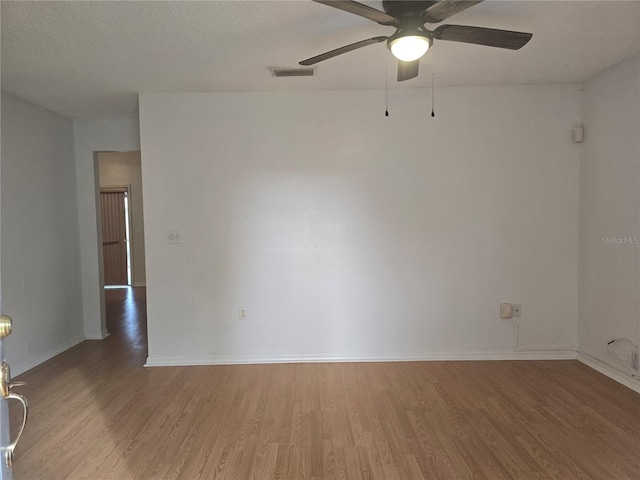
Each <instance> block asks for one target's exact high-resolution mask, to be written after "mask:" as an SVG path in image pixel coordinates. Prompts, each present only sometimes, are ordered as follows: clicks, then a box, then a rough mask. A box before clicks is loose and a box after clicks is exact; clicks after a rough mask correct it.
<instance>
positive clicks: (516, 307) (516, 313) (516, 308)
mask: <svg viewBox="0 0 640 480" xmlns="http://www.w3.org/2000/svg"><path fill="white" fill-rule="evenodd" d="M521 314H522V305H514V306H513V316H514V317H519V316H520V315H521Z"/></svg>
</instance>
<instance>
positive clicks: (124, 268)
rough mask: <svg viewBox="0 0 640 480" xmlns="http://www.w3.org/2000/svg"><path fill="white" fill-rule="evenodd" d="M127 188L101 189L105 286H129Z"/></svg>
mask: <svg viewBox="0 0 640 480" xmlns="http://www.w3.org/2000/svg"><path fill="white" fill-rule="evenodd" d="M127 197H128V189H127V188H126V187H109V188H101V189H100V208H101V214H102V254H103V261H104V284H105V285H129V275H128V266H129V265H128V258H127V243H128V241H129V239H128V235H127V212H126V202H127V199H128V198H127Z"/></svg>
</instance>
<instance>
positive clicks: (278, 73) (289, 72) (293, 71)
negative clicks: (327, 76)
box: [270, 67, 316, 77]
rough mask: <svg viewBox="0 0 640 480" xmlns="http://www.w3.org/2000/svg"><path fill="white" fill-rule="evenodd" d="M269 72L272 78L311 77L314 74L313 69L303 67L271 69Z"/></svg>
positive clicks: (314, 70)
mask: <svg viewBox="0 0 640 480" xmlns="http://www.w3.org/2000/svg"><path fill="white" fill-rule="evenodd" d="M270 70H271V73H272V74H273V76H274V77H313V76H314V75H315V74H316V69H315V67H304V68H282V67H271V68H270Z"/></svg>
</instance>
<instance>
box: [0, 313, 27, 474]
mask: <svg viewBox="0 0 640 480" xmlns="http://www.w3.org/2000/svg"><path fill="white" fill-rule="evenodd" d="M3 317H4V315H3ZM7 318H8V317H7ZM10 325H11V319H9V331H10V330H11V326H10ZM24 384H25V383H24V382H16V383H11V370H10V369H9V364H8V363H7V362H2V365H1V366H0V396H2V398H4V399H5V400H17V401H19V402H20V403H21V404H22V426H21V427H20V431H19V432H18V436H17V437H16V439H15V440H14V441H13V442H11V443H10V444H9V445H7V446H6V447H2V450H3V454H4V458H5V462H6V463H7V466H8V467H9V468H11V467H12V465H13V451H14V450H15V448H16V445H17V444H18V441H19V440H20V437H21V436H22V432H24V427H25V426H26V424H27V416H28V415H29V402H27V399H26V398H25V397H23V396H22V395H20V394H18V393H13V392H12V391H11V389H12V388H13V387H18V386H20V385H24Z"/></svg>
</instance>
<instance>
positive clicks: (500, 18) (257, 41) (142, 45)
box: [1, 0, 640, 117]
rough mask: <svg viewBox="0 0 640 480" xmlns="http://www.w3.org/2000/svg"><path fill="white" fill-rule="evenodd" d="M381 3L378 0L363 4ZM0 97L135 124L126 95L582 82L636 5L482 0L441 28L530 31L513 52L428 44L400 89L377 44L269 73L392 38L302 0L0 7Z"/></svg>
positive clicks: (631, 43) (618, 55) (632, 44)
mask: <svg viewBox="0 0 640 480" xmlns="http://www.w3.org/2000/svg"><path fill="white" fill-rule="evenodd" d="M365 3H367V4H369V5H371V6H374V7H376V8H382V7H381V2H365ZM1 16H2V88H3V89H4V90H7V91H8V92H10V93H13V94H15V95H17V96H19V97H22V98H25V99H27V100H30V101H32V102H34V103H37V104H39V105H42V106H44V107H47V108H50V109H52V110H54V111H57V112H60V113H63V114H65V115H68V116H72V117H125V116H126V117H135V116H137V92H220V91H269V90H329V89H332V90H349V89H370V88H384V86H385V62H386V61H387V57H389V58H388V61H389V86H390V88H415V87H425V86H428V85H430V82H431V78H430V77H431V75H430V62H431V58H432V55H433V54H435V55H436V84H437V85H447V86H454V85H504V84H524V83H548V82H581V81H584V80H586V79H588V78H589V77H591V76H593V75H594V74H596V73H598V72H599V71H601V70H603V69H605V68H607V67H609V66H611V65H614V64H616V63H618V62H619V61H621V60H622V59H624V58H625V57H628V56H630V55H632V54H634V53H636V52H638V50H639V47H640V2H639V1H627V2H612V1H569V2H562V1H537V2H529V1H485V2H483V3H481V4H479V5H476V6H474V7H472V8H470V9H469V10H466V11H465V12H462V13H460V14H458V15H456V16H455V17H452V18H451V19H450V20H448V21H446V22H444V23H453V24H462V25H477V26H485V27H493V28H504V29H510V30H519V31H524V32H531V33H533V39H532V41H531V42H530V43H529V44H528V45H526V46H525V47H524V48H523V49H522V50H520V51H515V52H514V51H509V50H501V49H496V48H489V47H482V46H476V45H467V44H460V43H453V42H444V41H440V42H436V45H435V46H434V48H433V49H432V51H430V52H429V53H428V54H427V56H426V57H424V59H423V60H422V64H421V70H422V74H421V75H420V76H419V77H418V78H417V79H414V80H410V81H407V82H403V83H401V84H397V83H396V81H395V61H394V60H393V57H390V54H388V51H387V50H386V46H385V44H384V43H382V44H377V45H374V46H370V47H366V48H364V49H361V50H357V51H354V52H351V53H348V54H346V55H343V56H341V57H336V58H334V59H331V60H328V61H326V62H323V63H320V64H319V65H318V72H317V73H318V75H317V76H316V77H312V78H273V77H272V76H271V73H270V71H269V70H268V67H271V66H278V67H289V66H296V64H297V62H298V61H300V60H302V59H304V58H308V57H310V56H313V55H316V54H319V53H322V52H324V51H326V50H331V49H333V48H336V47H339V46H342V45H345V44H348V43H352V42H355V41H358V40H362V39H365V38H369V37H373V36H377V35H390V34H391V33H393V29H392V28H390V27H383V26H380V25H378V24H376V23H373V22H370V21H368V20H366V19H363V18H361V17H358V16H355V15H350V14H348V13H346V12H342V11H340V10H337V9H334V8H330V7H327V6H324V5H321V4H317V3H314V2H311V1H309V0H298V1H213V2H182V1H172V2H145V1H126V2H100V1H78V2H71V1H69V2H45V1H36V2H2V6H1Z"/></svg>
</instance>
